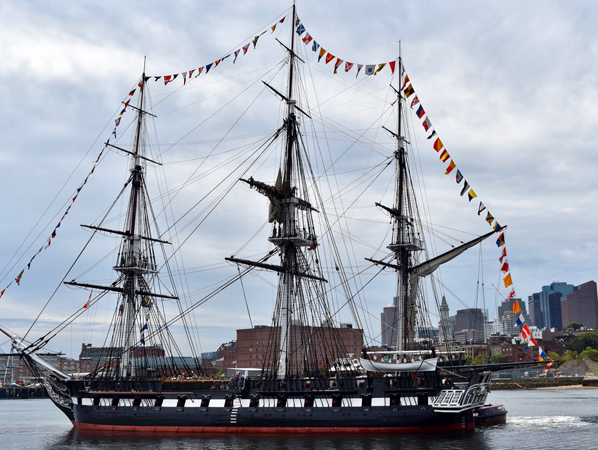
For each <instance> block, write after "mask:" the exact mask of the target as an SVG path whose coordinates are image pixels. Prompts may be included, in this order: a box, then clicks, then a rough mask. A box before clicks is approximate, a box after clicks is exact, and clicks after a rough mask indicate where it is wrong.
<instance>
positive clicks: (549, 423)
mask: <svg viewBox="0 0 598 450" xmlns="http://www.w3.org/2000/svg"><path fill="white" fill-rule="evenodd" d="M590 423H591V422H589V421H587V420H585V418H583V417H577V416H531V417H526V416H510V417H508V419H507V426H509V427H518V428H531V429H534V430H539V429H552V428H576V427H585V426H588V425H590Z"/></svg>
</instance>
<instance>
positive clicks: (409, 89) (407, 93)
mask: <svg viewBox="0 0 598 450" xmlns="http://www.w3.org/2000/svg"><path fill="white" fill-rule="evenodd" d="M372 67H373V66H372ZM403 92H404V93H405V96H406V97H407V98H409V97H411V95H412V94H413V93H414V92H415V90H414V89H413V86H411V84H410V85H409V86H407V87H406V88H405V89H404V90H403Z"/></svg>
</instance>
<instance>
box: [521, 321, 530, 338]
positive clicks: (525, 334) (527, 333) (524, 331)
mask: <svg viewBox="0 0 598 450" xmlns="http://www.w3.org/2000/svg"><path fill="white" fill-rule="evenodd" d="M531 335H532V332H531V331H530V329H529V327H528V326H527V324H524V325H523V328H522V329H521V336H523V339H527V338H528V337H530V336H531Z"/></svg>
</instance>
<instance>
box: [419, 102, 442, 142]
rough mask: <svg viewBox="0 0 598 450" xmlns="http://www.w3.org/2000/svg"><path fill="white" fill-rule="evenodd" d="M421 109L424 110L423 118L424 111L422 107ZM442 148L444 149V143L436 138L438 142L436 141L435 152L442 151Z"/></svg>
mask: <svg viewBox="0 0 598 450" xmlns="http://www.w3.org/2000/svg"><path fill="white" fill-rule="evenodd" d="M420 109H421V110H422V116H423V115H424V110H423V108H422V107H421V106H420ZM417 115H418V116H419V109H418V113H417ZM419 118H420V119H421V116H419ZM442 147H444V145H443V144H442V141H441V140H440V138H436V140H435V141H434V150H436V151H437V152H439V151H440V150H441V149H442Z"/></svg>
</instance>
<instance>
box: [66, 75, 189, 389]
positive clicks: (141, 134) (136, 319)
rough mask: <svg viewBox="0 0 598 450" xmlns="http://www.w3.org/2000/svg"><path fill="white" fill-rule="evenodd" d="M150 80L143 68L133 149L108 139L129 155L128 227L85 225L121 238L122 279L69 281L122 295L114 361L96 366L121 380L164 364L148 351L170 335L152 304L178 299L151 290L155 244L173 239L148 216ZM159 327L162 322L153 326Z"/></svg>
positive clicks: (119, 269) (119, 267) (119, 261)
mask: <svg viewBox="0 0 598 450" xmlns="http://www.w3.org/2000/svg"><path fill="white" fill-rule="evenodd" d="M147 79H148V77H146V75H145V71H144V73H143V75H142V77H141V81H140V82H139V88H140V91H139V101H138V104H137V106H136V107H134V106H132V105H128V103H127V106H128V107H129V108H132V109H135V110H136V112H137V117H136V127H135V133H134V136H133V141H132V150H126V149H124V148H121V147H118V146H116V145H113V144H110V143H108V142H107V143H106V145H107V146H109V147H111V148H114V149H116V150H118V151H121V152H123V153H126V154H127V155H129V158H130V169H129V171H130V176H129V179H128V181H127V183H126V184H125V188H126V187H127V186H129V187H130V191H129V199H128V203H127V210H126V215H125V222H124V229H123V230H122V231H119V230H111V229H108V228H103V227H99V226H90V225H84V226H85V227H86V228H90V229H92V230H95V231H101V232H106V233H110V234H115V235H117V236H120V237H121V243H120V248H119V251H118V256H117V260H116V264H115V265H114V267H113V269H114V270H115V271H116V272H117V273H119V277H118V279H117V280H116V281H115V282H114V283H112V284H111V285H110V286H101V285H95V284H89V283H81V282H76V281H74V280H73V281H70V282H66V283H65V284H68V285H72V286H79V287H85V288H90V289H99V290H104V291H111V292H117V293H118V294H119V301H118V304H117V308H116V311H115V314H114V319H113V324H112V326H113V329H112V336H111V339H110V347H109V351H110V356H109V359H110V360H111V361H112V363H109V364H108V365H105V366H104V367H98V370H99V372H100V373H102V374H104V375H106V374H108V373H109V374H110V376H116V377H120V378H130V377H134V376H142V377H143V376H148V374H147V373H145V372H141V371H140V369H141V368H142V367H146V366H147V367H151V366H159V365H160V364H159V363H158V362H157V361H156V360H155V358H156V357H159V356H161V353H163V347H162V346H156V345H154V346H153V348H152V351H151V352H149V353H148V352H146V351H145V345H146V340H148V341H149V340H150V339H151V342H153V343H155V342H156V337H158V338H159V339H162V340H163V337H161V336H162V334H165V335H166V336H169V334H168V332H166V333H161V334H159V335H158V334H156V332H155V331H154V330H152V329H151V328H152V324H151V319H153V321H154V322H155V323H157V324H159V323H160V322H161V321H163V318H162V317H161V313H160V312H158V311H157V306H156V307H154V308H152V306H153V305H154V301H155V300H156V299H159V298H167V299H172V300H178V297H177V296H175V295H168V294H161V293H158V292H154V289H153V287H155V285H156V281H157V277H158V274H159V272H158V265H157V262H156V254H155V249H154V246H155V244H156V243H158V244H169V242H167V241H164V240H160V239H156V238H153V237H152V223H153V221H152V220H150V213H151V206H150V201H149V197H148V194H147V189H146V182H145V179H146V176H145V173H146V166H147V163H148V162H149V163H153V164H159V163H158V162H156V161H152V160H151V159H149V158H148V157H147V156H146V154H145V153H146V150H145V149H146V144H147V143H146V115H148V114H150V113H149V112H147V111H145V110H144V108H145V98H146V95H147V93H146V82H147ZM125 108H126V106H125ZM123 189H124V188H123ZM158 327H159V325H158V326H156V327H154V328H158ZM162 344H164V342H162ZM162 356H163V355H162ZM138 361H143V362H141V363H140V362H138ZM154 370H155V369H154ZM107 371H108V372H107Z"/></svg>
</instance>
